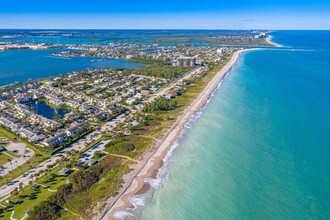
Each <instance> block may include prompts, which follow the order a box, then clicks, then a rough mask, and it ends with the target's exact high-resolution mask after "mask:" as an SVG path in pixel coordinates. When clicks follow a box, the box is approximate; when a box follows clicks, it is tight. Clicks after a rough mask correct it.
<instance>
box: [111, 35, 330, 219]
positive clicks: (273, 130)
mask: <svg viewBox="0 0 330 220" xmlns="http://www.w3.org/2000/svg"><path fill="white" fill-rule="evenodd" d="M271 35H272V36H273V39H272V40H273V41H275V42H276V43H279V44H281V45H283V47H282V48H278V49H260V50H255V51H250V52H247V53H245V54H243V55H241V56H240V58H239V60H238V62H237V64H236V65H235V66H234V68H233V69H232V70H231V71H230V72H229V74H228V75H227V77H226V78H225V80H224V81H223V82H222V84H221V86H220V87H219V89H218V90H217V91H215V92H214V94H213V96H212V98H211V100H210V101H209V103H208V105H207V106H206V107H205V108H204V109H202V110H201V112H199V113H198V114H196V115H195V117H194V118H192V119H191V122H190V123H189V124H187V126H186V129H185V131H184V133H183V134H182V136H181V138H180V139H179V140H178V141H177V143H176V144H175V145H174V146H173V148H172V149H171V151H170V152H169V153H168V155H167V157H166V158H165V160H164V161H165V165H164V166H163V167H162V168H161V170H160V172H159V173H158V175H157V176H158V178H157V179H149V180H146V181H147V182H149V183H150V185H151V187H152V189H151V190H150V191H148V192H147V193H146V194H144V195H140V196H135V197H133V198H131V201H132V202H133V203H134V205H135V206H136V208H135V209H134V210H133V211H132V210H128V211H127V212H121V213H117V216H127V215H129V216H132V218H137V219H145V220H154V219H157V220H162V219H164V220H168V219H176V220H180V219H182V220H185V219H189V220H190V219H208V220H209V219H230V220H232V219H253V220H259V219H260V220H264V219H281V220H282V219H330V212H329V207H330V120H329V119H330V72H329V70H330V31H276V32H272V33H271Z"/></svg>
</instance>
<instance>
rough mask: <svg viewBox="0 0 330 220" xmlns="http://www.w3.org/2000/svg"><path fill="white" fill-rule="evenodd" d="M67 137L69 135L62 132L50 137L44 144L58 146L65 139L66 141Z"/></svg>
mask: <svg viewBox="0 0 330 220" xmlns="http://www.w3.org/2000/svg"><path fill="white" fill-rule="evenodd" d="M67 139H68V136H67V135H66V134H65V133H61V134H59V135H57V136H55V137H52V138H48V139H47V140H45V141H44V142H43V143H42V144H43V145H44V146H46V147H57V146H58V145H60V144H61V143H63V142H64V141H66V140H67Z"/></svg>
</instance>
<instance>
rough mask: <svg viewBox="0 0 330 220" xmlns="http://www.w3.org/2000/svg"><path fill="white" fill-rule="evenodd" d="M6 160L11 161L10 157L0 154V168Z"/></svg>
mask: <svg viewBox="0 0 330 220" xmlns="http://www.w3.org/2000/svg"><path fill="white" fill-rule="evenodd" d="M8 160H12V158H11V157H10V156H8V155H7V154H5V153H4V152H1V153H0V166H2V165H4V164H5V163H7V162H8Z"/></svg>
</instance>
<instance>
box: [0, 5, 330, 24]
mask: <svg viewBox="0 0 330 220" xmlns="http://www.w3.org/2000/svg"><path fill="white" fill-rule="evenodd" d="M0 28H77V29H79V28H100V29H102V28H104V29H111V28H115V29H117V28H119V29H121V28H124V29H130V28H134V29H141V28H142V29H149V28H150V29H154V28H156V29H172V28H174V29H330V1H329V0H327V1H326V0H299V1H298V0H236V1H235V0H225V1H224V0H189V1H188V0H166V1H159V0H117V1H113V0H94V1H91V0H79V1H78V0H43V1H42V0H0Z"/></svg>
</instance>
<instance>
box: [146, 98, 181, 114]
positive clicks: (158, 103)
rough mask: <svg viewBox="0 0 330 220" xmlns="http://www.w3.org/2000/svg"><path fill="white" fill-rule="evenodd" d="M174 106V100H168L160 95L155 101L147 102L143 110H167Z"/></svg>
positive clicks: (149, 111) (147, 111)
mask: <svg viewBox="0 0 330 220" xmlns="http://www.w3.org/2000/svg"><path fill="white" fill-rule="evenodd" d="M176 106H177V102H176V101H175V100H168V99H166V98H164V97H160V98H158V99H156V100H155V101H153V102H151V103H148V104H147V105H146V106H145V107H144V109H143V112H146V113H153V112H156V111H169V110H172V109H174V108H175V107H176Z"/></svg>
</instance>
